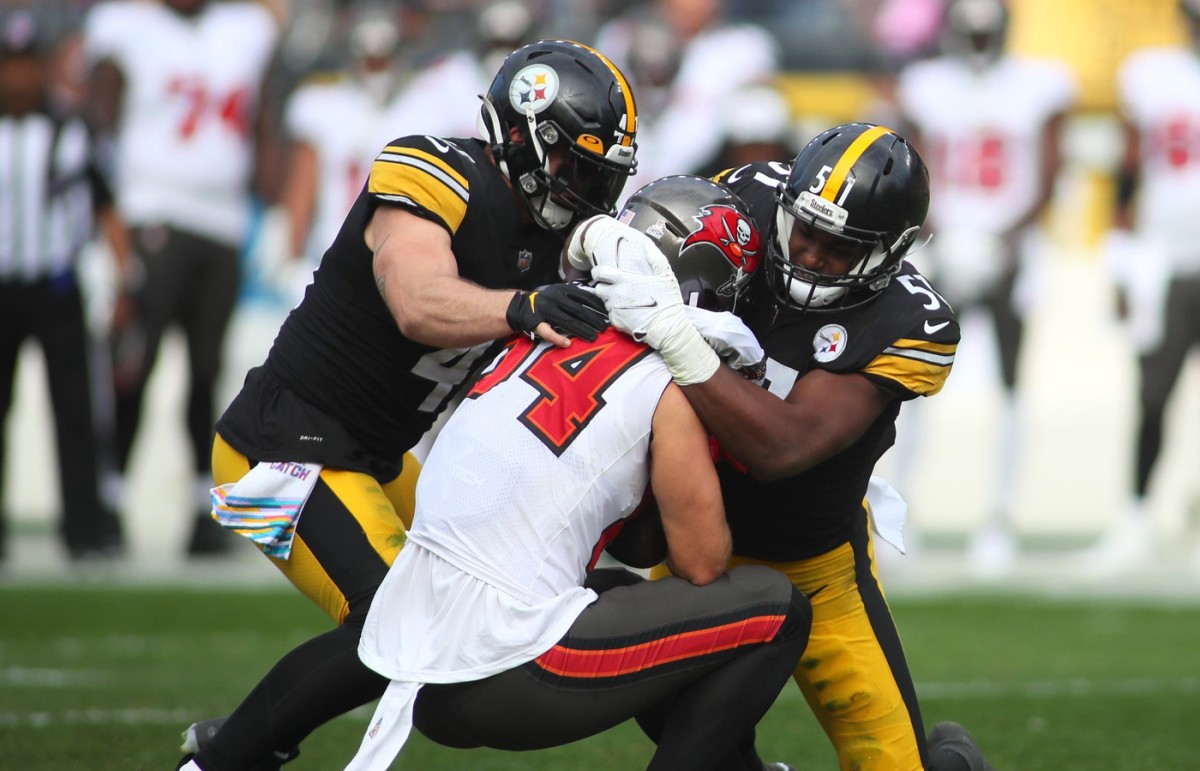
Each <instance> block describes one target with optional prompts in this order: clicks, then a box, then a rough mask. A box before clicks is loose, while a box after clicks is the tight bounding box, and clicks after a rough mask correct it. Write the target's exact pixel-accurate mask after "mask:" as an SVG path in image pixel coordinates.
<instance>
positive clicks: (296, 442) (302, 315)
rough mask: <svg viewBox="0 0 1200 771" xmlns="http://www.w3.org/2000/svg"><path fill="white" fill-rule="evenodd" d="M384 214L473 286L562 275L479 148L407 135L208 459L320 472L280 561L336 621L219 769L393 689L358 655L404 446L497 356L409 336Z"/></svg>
mask: <svg viewBox="0 0 1200 771" xmlns="http://www.w3.org/2000/svg"><path fill="white" fill-rule="evenodd" d="M379 206H403V207H405V208H407V209H409V210H411V211H412V212H414V213H416V214H417V215H419V216H421V217H424V218H426V219H428V220H430V221H432V222H435V223H437V224H439V225H441V226H443V227H444V228H446V230H447V231H448V232H449V233H450V236H451V248H452V250H453V252H454V255H455V257H456V258H457V261H458V270H459V274H460V276H461V277H462V278H464V279H466V280H468V281H471V282H474V283H476V284H479V285H481V286H484V287H487V288H514V289H532V288H534V287H537V286H540V285H542V284H546V283H550V282H555V281H557V280H558V275H559V274H558V265H559V257H560V253H561V249H562V240H561V237H560V236H558V235H556V234H554V233H552V232H550V231H547V230H543V229H541V228H538V227H537V226H535V225H527V224H524V223H525V218H524V217H523V214H524V212H523V210H522V209H521V208H520V206H521V204H520V203H519V201H518V200H517V199H515V198H514V197H513V194H512V191H511V189H510V188H509V187H508V184H507V183H506V181H505V179H504V177H503V176H502V174H501V172H500V171H499V170H498V169H497V167H496V165H495V164H494V163H493V162H492V160H491V159H490V157H489V156H488V155H487V151H486V149H485V147H484V145H483V143H482V142H480V141H477V140H471V139H445V140H438V139H434V138H430V137H406V138H402V139H397V140H395V141H393V142H391V143H390V144H389V145H388V146H387V147H386V148H385V149H384V150H383V152H382V153H381V154H380V155H379V157H378V158H377V159H376V160H375V162H374V164H373V165H372V167H371V172H370V177H369V179H368V181H367V184H366V186H365V187H364V189H363V191H362V192H361V193H360V194H359V197H358V199H357V201H356V202H355V204H354V206H353V207H352V209H351V211H350V213H349V214H348V215H347V217H346V221H345V223H344V224H343V226H342V229H341V232H340V233H339V234H338V236H337V238H336V239H335V240H334V242H333V245H332V246H331V247H330V248H329V250H328V251H326V253H325V256H324V258H323V259H322V261H321V264H320V266H319V267H318V269H317V271H316V272H315V274H314V277H313V282H312V284H311V285H310V286H309V287H308V289H307V291H306V293H305V296H304V299H303V300H302V301H301V303H300V304H299V305H298V306H297V307H296V308H295V309H294V310H293V311H292V312H291V314H290V315H289V316H288V318H287V320H286V321H285V322H284V324H283V326H282V328H281V329H280V331H279V334H278V336H277V337H276V339H275V342H274V344H273V346H272V348H271V350H270V353H269V354H268V356H267V360H266V362H265V363H264V364H263V365H262V366H260V367H256V368H254V369H252V370H251V371H250V372H249V374H248V375H247V377H246V382H245V385H244V386H243V388H242V391H241V392H240V393H239V394H238V396H237V397H236V398H235V399H234V400H233V402H232V403H231V404H230V406H229V408H228V409H227V410H226V411H225V414H224V415H223V416H222V417H221V419H220V420H219V421H218V422H217V426H216V428H217V438H216V442H215V445H214V449H213V476H214V479H215V481H216V483H217V484H225V483H229V482H235V481H237V480H238V479H239V478H240V477H241V476H242V475H244V474H245V473H246V472H247V471H248V470H249V469H250V468H251V466H252V465H253V464H254V463H256V462H260V461H295V462H309V463H319V464H322V466H323V469H322V471H321V474H320V478H319V481H318V482H317V485H316V487H315V488H314V490H313V492H312V494H311V496H310V497H309V499H308V501H307V502H306V503H305V506H304V510H303V515H302V516H301V517H300V519H299V521H298V523H297V526H296V534H295V539H294V542H293V547H292V553H291V555H290V557H289V558H288V559H286V560H280V559H275V558H272V561H273V562H274V563H275V564H276V566H277V567H279V569H280V570H281V571H282V572H283V573H284V575H286V576H287V577H288V580H290V581H291V582H292V583H293V584H295V585H296V586H297V588H299V589H300V590H301V591H303V592H304V593H305V594H306V595H307V596H308V597H310V598H311V599H312V600H313V601H314V602H316V603H317V604H318V605H320V607H321V608H322V609H324V610H325V612H326V613H328V614H329V615H330V616H331V617H332V618H333V619H334V620H335V621H336V622H338V624H339V626H338V627H337V628H336V629H333V630H331V631H330V632H327V633H326V634H324V635H322V636H320V637H317V638H315V639H313V640H311V641H309V642H307V643H304V644H302V645H301V646H299V647H298V648H296V649H295V650H293V651H292V652H290V653H288V654H287V655H286V656H285V657H284V658H283V659H282V660H281V661H280V662H279V664H277V665H276V666H275V668H274V669H273V670H272V671H271V673H270V674H268V675H267V677H266V678H265V679H264V680H263V681H262V682H260V683H259V684H258V685H257V686H256V687H255V689H254V690H253V691H252V692H251V694H250V696H249V697H248V698H247V699H246V701H244V702H243V703H242V705H241V706H239V707H238V709H237V711H235V712H234V713H233V715H232V716H231V717H230V718H229V720H228V721H227V722H226V724H225V727H224V728H223V729H222V733H221V738H222V740H223V741H222V742H221V746H220V747H218V746H217V745H216V744H215V743H214V745H212V746H211V747H210V748H209V749H208V750H206V752H207V753H210V755H209V756H206V761H208V762H209V763H211V767H212V768H223V767H225V765H228V766H230V767H237V765H238V763H239V762H241V760H242V759H244V758H235V757H232V753H235V752H236V753H239V754H242V755H244V757H245V758H257V757H260V756H261V755H262V754H263V753H264V751H266V750H270V749H275V748H279V747H286V746H292V745H293V744H295V743H296V742H298V741H299V740H300V739H302V738H303V737H304V736H305V735H307V733H308V732H309V731H311V730H313V729H314V728H315V727H317V726H319V725H321V724H322V723H324V722H325V721H327V720H328V719H330V718H332V717H334V716H336V715H339V714H341V713H343V712H345V711H347V710H348V709H351V708H353V707H356V706H359V705H361V704H365V703H367V702H368V701H370V700H372V699H374V698H378V697H379V696H380V695H381V694H382V693H383V690H384V688H385V686H386V684H387V681H386V680H385V679H384V678H382V677H381V676H379V675H377V674H375V673H374V672H371V671H370V670H368V669H366V667H365V666H364V665H363V664H362V663H361V662H360V661H359V659H358V655H357V646H358V637H359V632H360V630H361V625H362V622H363V619H364V618H365V617H366V613H367V609H368V608H369V606H370V603H371V600H372V598H373V597H374V595H375V590H376V589H377V588H378V586H379V584H380V582H381V581H382V580H383V578H384V576H385V575H386V574H387V570H388V567H389V566H390V565H391V563H392V561H393V560H394V559H395V557H396V554H397V553H398V552H399V549H400V547H401V546H402V545H403V542H404V537H405V536H404V534H405V525H404V521H403V520H404V519H405V518H407V521H408V522H410V523H411V516H412V508H413V498H412V495H413V486H414V484H415V479H416V473H415V471H416V469H415V468H414V466H415V461H413V459H412V456H411V455H407V456H406V451H407V450H409V449H410V448H412V447H413V446H414V445H415V444H416V443H417V441H418V440H419V439H420V438H421V436H422V434H424V433H425V432H426V431H427V430H428V429H429V428H430V426H431V425H432V424H433V422H434V420H435V418H436V417H437V415H438V413H440V412H441V411H442V410H443V409H445V407H446V405H447V404H448V403H449V402H450V401H451V400H452V399H453V397H454V396H455V394H456V392H457V390H458V388H459V387H460V386H461V385H462V384H463V382H464V381H465V380H466V379H467V378H468V376H469V375H470V374H471V371H472V369H473V368H474V367H476V365H479V364H481V363H483V362H486V361H487V360H488V359H489V358H490V357H489V356H488V355H487V353H488V349H489V348H490V347H491V345H492V344H491V343H484V344H480V345H477V346H474V347H471V348H463V349H438V348H433V347H431V346H428V345H423V344H421V343H418V342H415V341H413V340H410V339H408V338H406V337H404V335H402V334H401V333H400V330H399V328H398V326H397V324H396V321H395V319H394V318H393V317H392V315H391V313H390V312H389V310H388V308H387V306H386V305H385V303H384V300H383V298H382V296H381V295H380V293H379V290H378V289H377V288H376V285H375V277H374V273H373V269H372V259H373V256H372V253H371V251H370V250H369V249H368V248H367V246H366V244H365V242H364V240H363V233H364V231H365V229H366V225H367V222H368V221H369V219H370V217H371V215H372V213H373V212H374V211H375V209H376V208H377V207H379ZM331 668H334V669H338V670H339V675H338V676H336V677H332V676H330V669H331ZM333 691H336V693H335V692H333ZM267 715H269V716H270V722H271V727H270V730H264V723H263V721H264V720H265V716H267ZM235 727H236V728H235ZM217 754H222V755H224V757H223V758H218V757H217ZM222 762H224V765H221V763H222ZM205 767H206V768H209V767H210V766H209V765H206V766H205Z"/></svg>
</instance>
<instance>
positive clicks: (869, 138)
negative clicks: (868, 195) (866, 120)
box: [821, 126, 896, 201]
mask: <svg viewBox="0 0 1200 771" xmlns="http://www.w3.org/2000/svg"><path fill="white" fill-rule="evenodd" d="M895 133H896V132H894V131H892V130H891V129H890V128H886V127H884V126H873V127H871V128H869V129H867V130H866V131H864V132H863V133H861V134H859V135H858V138H857V139H855V140H854V141H853V142H851V143H850V146H849V147H847V148H846V152H844V153H842V157H841V158H839V159H838V162H837V164H836V165H835V166H834V167H833V171H831V172H830V173H829V181H828V182H826V183H825V187H824V188H823V189H822V190H821V197H822V198H824V199H825V200H827V201H835V200H837V194H838V193H839V192H840V191H841V189H842V184H843V183H845V181H846V177H847V175H849V174H850V169H852V168H853V167H854V164H856V163H858V159H859V158H861V157H862V156H863V153H865V152H866V151H867V148H868V147H870V146H871V145H872V144H874V142H875V140H876V139H879V138H880V137H881V136H884V135H885V134H895Z"/></svg>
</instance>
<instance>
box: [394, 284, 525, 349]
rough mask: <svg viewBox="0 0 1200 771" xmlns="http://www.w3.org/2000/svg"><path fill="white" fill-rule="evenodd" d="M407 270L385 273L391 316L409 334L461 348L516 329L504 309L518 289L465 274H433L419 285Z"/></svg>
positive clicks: (428, 342)
mask: <svg viewBox="0 0 1200 771" xmlns="http://www.w3.org/2000/svg"><path fill="white" fill-rule="evenodd" d="M404 282H405V278H404V277H403V276H395V277H394V278H388V277H381V278H380V280H379V285H380V287H381V289H382V291H383V292H384V299H385V300H386V302H387V305H388V308H389V310H391V312H392V317H393V318H394V319H395V320H396V324H397V326H398V327H399V328H400V332H401V334H403V335H404V336H405V337H407V338H409V339H410V340H415V341H416V342H418V343H424V344H425V345H431V346H436V347H439V348H462V347H467V346H472V345H477V344H478V343H482V342H486V341H488V340H495V339H496V338H500V337H507V336H508V335H510V334H512V329H511V328H510V327H509V326H508V322H507V321H506V320H505V312H506V311H507V309H508V304H509V302H510V301H511V300H512V295H513V291H514V290H498V291H497V290H490V289H484V288H483V287H480V286H477V285H475V284H472V283H470V282H467V281H463V280H462V279H460V278H456V277H449V276H442V277H437V278H428V279H425V280H423V281H422V282H421V285H420V286H419V287H414V286H412V285H404Z"/></svg>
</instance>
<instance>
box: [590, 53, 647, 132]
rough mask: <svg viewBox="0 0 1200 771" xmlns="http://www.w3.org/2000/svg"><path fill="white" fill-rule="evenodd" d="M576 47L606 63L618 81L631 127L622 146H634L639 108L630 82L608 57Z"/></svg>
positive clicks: (626, 129) (627, 127) (627, 129)
mask: <svg viewBox="0 0 1200 771" xmlns="http://www.w3.org/2000/svg"><path fill="white" fill-rule="evenodd" d="M575 45H577V46H579V47H580V48H584V49H587V50H588V51H591V52H592V53H594V54H595V55H596V58H598V59H599V60H600V61H602V62H604V66H605V67H608V69H609V70H610V71H611V72H612V74H613V77H614V78H616V79H617V84H618V85H619V86H620V87H621V93H622V94H624V96H625V115H626V116H628V118H627V119H628V121H629V125H628V126H626V127H625V131H626V132H628V133H627V134H626V135H625V136H623V137H621V144H623V145H626V146H628V145H631V144H633V134H634V133H635V132H636V131H637V107H636V106H634V104H633V89H631V88H630V87H629V81H627V80H625V76H624V75H623V74H622V73H621V71H620V70H619V69H617V65H615V64H613V63H612V61H611V60H610V59H609V58H608V57H607V56H605V55H604V54H602V53H600V52H599V51H597V50H596V49H595V48H592V47H591V46H586V45H584V44H583V43H576V44H575Z"/></svg>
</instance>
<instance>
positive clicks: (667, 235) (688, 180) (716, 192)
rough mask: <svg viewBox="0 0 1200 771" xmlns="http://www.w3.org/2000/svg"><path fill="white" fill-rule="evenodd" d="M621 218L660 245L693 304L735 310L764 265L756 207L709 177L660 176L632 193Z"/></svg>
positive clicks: (687, 299) (682, 290)
mask: <svg viewBox="0 0 1200 771" xmlns="http://www.w3.org/2000/svg"><path fill="white" fill-rule="evenodd" d="M617 219H619V220H620V221H621V222H624V223H625V224H627V225H629V226H630V227H633V228H636V229H637V230H640V231H641V232H643V233H645V234H646V235H647V236H649V237H650V239H651V240H652V241H654V242H655V243H656V244H657V245H658V248H659V249H660V250H661V251H662V253H663V254H665V255H666V257H667V261H668V262H670V263H671V269H672V271H673V272H674V273H675V280H676V281H678V282H679V290H680V292H681V294H682V295H683V301H684V302H685V303H687V304H688V305H694V306H696V307H699V308H704V309H705V310H711V311H732V310H734V309H735V307H736V305H737V301H738V298H739V297H740V296H741V294H742V292H743V290H745V288H746V286H747V285H748V284H749V283H750V279H751V278H753V277H754V273H755V271H757V270H758V265H759V260H760V259H761V257H762V250H763V241H762V238H761V237H760V235H759V232H758V228H756V227H755V226H754V220H752V219H751V217H750V208H749V207H748V206H747V205H746V204H745V202H744V201H742V199H741V198H740V197H738V196H737V195H736V194H734V193H733V192H732V191H731V190H729V189H728V188H726V187H725V186H724V185H720V184H718V183H716V182H713V181H712V180H708V179H705V178H704V177H695V176H690V175H680V176H674V177H663V178H662V179H659V180H655V181H654V182H651V183H650V184H648V185H646V186H645V187H642V188H640V189H639V190H638V191H637V192H635V193H634V194H633V195H632V196H630V197H629V200H628V201H626V202H625V206H624V208H622V209H621V213H620V214H619V215H618V217H617Z"/></svg>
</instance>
